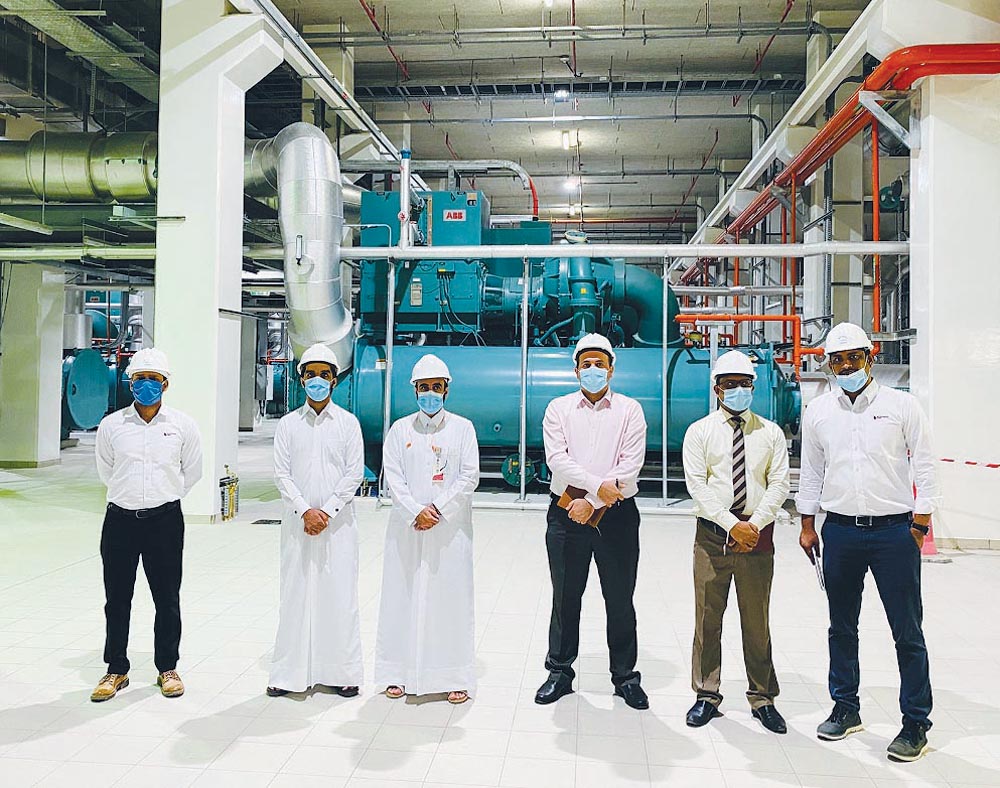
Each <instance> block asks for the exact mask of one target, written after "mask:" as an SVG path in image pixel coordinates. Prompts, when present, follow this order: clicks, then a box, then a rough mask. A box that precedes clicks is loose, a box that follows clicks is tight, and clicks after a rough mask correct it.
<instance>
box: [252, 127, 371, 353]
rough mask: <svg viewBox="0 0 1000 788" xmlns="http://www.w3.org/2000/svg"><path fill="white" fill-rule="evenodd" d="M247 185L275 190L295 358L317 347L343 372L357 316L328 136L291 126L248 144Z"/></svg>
mask: <svg viewBox="0 0 1000 788" xmlns="http://www.w3.org/2000/svg"><path fill="white" fill-rule="evenodd" d="M246 163H247V164H246V167H245V168H244V169H245V171H246V173H247V178H246V180H247V183H248V184H251V185H252V188H254V189H256V190H263V189H265V188H276V189H277V194H278V221H279V223H280V225H281V238H282V243H283V245H284V252H285V254H284V260H285V300H286V302H287V304H288V310H289V312H290V313H291V327H290V331H289V337H290V338H291V340H292V348H293V350H294V351H295V355H296V356H298V355H300V354H301V353H302V351H303V350H304V349H305V348H307V347H308V346H309V345H311V344H313V343H314V342H322V343H323V344H325V345H327V346H328V347H329V348H331V349H332V350H333V351H334V353H336V354H337V359H338V360H339V361H340V364H341V371H343V370H345V369H349V368H350V367H351V363H352V357H353V353H354V336H353V327H354V323H353V319H352V317H351V312H350V309H349V307H348V304H347V301H346V300H345V297H346V298H349V297H350V277H349V276H348V277H346V281H345V277H344V276H343V268H344V266H343V265H342V264H341V260H340V239H341V237H342V233H343V227H344V205H343V196H342V187H341V177H340V163H339V162H338V160H337V154H336V152H335V151H334V149H333V145H332V144H331V143H330V139H329V138H328V137H327V136H326V134H324V133H323V132H322V131H321V130H320V129H318V128H316V127H315V126H313V125H310V124H309V123H293V124H292V125H291V126H288V127H286V128H285V129H283V130H282V131H281V132H279V134H278V135H277V136H276V137H274V138H272V139H269V140H261V141H259V142H256V143H254V144H253V145H252V146H251V145H248V147H247V156H246Z"/></svg>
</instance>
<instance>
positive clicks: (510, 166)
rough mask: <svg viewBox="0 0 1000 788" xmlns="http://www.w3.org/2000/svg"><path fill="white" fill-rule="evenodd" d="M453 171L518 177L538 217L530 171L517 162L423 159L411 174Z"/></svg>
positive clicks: (364, 167) (391, 168) (358, 165)
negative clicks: (507, 173)
mask: <svg viewBox="0 0 1000 788" xmlns="http://www.w3.org/2000/svg"><path fill="white" fill-rule="evenodd" d="M397 170H398V167H397V165H396V164H395V163H394V162H388V161H350V162H343V163H342V164H341V171H342V172H363V173H369V172H396V171H397ZM453 170H459V171H461V172H464V173H469V172H475V173H476V174H477V175H478V174H482V175H490V174H491V173H493V172H496V171H501V172H511V173H513V174H514V175H516V176H517V177H518V178H519V179H520V180H521V183H522V184H524V188H525V189H527V190H528V191H530V192H531V197H532V214H533V215H534V216H538V193H537V192H536V191H535V184H534V182H533V181H532V178H531V176H530V175H529V174H528V171H527V170H526V169H524V167H522V166H521V165H520V164H518V163H517V162H516V161H511V160H510V159H421V160H419V161H416V160H411V161H410V171H411V172H422V173H424V174H425V175H447V174H448V173H449V172H451V171H453Z"/></svg>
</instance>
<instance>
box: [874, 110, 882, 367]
mask: <svg viewBox="0 0 1000 788" xmlns="http://www.w3.org/2000/svg"><path fill="white" fill-rule="evenodd" d="M878 158H879V157H878V121H877V120H872V240H873V241H881V240H882V227H881V207H880V206H879V201H878V196H879V195H878V192H879V187H880V183H879V162H878ZM873 261H874V264H873V266H872V279H874V286H873V287H872V331H874V332H876V333H877V332H879V331H881V330H882V257H881V255H878V254H876V255H874V256H873ZM876 352H877V348H876Z"/></svg>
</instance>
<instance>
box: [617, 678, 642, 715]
mask: <svg viewBox="0 0 1000 788" xmlns="http://www.w3.org/2000/svg"><path fill="white" fill-rule="evenodd" d="M615 695H617V696H618V697H619V698H624V699H625V704H626V705H627V706H631V707H632V708H633V709H640V710H642V709H648V708H649V698H648V697H646V693H645V691H644V690H643V688H642V687H641V686H640V684H639V682H638V681H633V682H632V683H631V684H619V685H618V686H617V687H615Z"/></svg>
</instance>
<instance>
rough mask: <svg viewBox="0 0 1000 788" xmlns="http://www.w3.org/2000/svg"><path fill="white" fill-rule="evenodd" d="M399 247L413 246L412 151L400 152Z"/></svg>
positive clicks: (404, 150)
mask: <svg viewBox="0 0 1000 788" xmlns="http://www.w3.org/2000/svg"><path fill="white" fill-rule="evenodd" d="M397 218H398V219H399V245H400V247H401V248H403V249H408V248H409V247H410V246H412V243H411V236H410V229H411V228H410V151H409V150H408V149H406V148H404V149H403V150H401V151H400V158H399V215H398V216H397Z"/></svg>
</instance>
